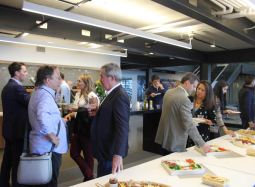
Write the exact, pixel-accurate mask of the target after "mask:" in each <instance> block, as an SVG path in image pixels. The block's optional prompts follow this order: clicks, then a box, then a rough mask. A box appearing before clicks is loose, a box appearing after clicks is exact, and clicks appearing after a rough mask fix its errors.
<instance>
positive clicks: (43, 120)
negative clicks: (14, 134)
mask: <svg viewBox="0 0 255 187" xmlns="http://www.w3.org/2000/svg"><path fill="white" fill-rule="evenodd" d="M60 80H61V79H60V75H59V71H58V70H57V67H56V66H48V65H45V66H42V67H40V68H39V69H38V70H37V75H36V83H35V85H36V86H39V88H38V89H37V90H36V91H35V93H34V94H33V95H32V97H31V99H30V102H29V106H28V116H29V121H30V124H31V127H32V131H31V132H30V136H29V138H30V152H31V153H37V154H40V155H42V154H44V153H46V152H50V150H51V146H52V143H53V144H55V149H54V150H53V152H52V171H53V174H52V180H51V181H50V182H49V183H48V184H47V185H46V186H50V187H51V186H52V187H53V186H54V187H57V179H58V174H59V168H60V166H61V161H62V154H64V153H66V152H67V150H68V143H67V132H66V125H65V123H64V122H63V120H62V118H61V115H60V112H59V109H58V106H57V104H56V102H55V91H56V90H57V89H58V87H59V84H60ZM59 122H60V130H59V135H58V137H56V134H57V130H58V124H59Z"/></svg>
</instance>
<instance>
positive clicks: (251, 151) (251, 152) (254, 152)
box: [247, 149, 255, 156]
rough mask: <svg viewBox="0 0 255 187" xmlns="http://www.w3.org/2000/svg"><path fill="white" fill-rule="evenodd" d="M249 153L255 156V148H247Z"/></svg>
mask: <svg viewBox="0 0 255 187" xmlns="http://www.w3.org/2000/svg"><path fill="white" fill-rule="evenodd" d="M247 155H250V156H255V149H247Z"/></svg>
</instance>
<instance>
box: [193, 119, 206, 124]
mask: <svg viewBox="0 0 255 187" xmlns="http://www.w3.org/2000/svg"><path fill="white" fill-rule="evenodd" d="M193 121H195V122H196V123H203V122H205V120H204V119H202V118H193Z"/></svg>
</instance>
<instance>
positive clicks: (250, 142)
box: [234, 136, 255, 145]
mask: <svg viewBox="0 0 255 187" xmlns="http://www.w3.org/2000/svg"><path fill="white" fill-rule="evenodd" d="M234 141H236V142H239V143H242V144H248V145H254V144H255V139H252V138H249V137H246V136H240V137H237V138H235V139H234Z"/></svg>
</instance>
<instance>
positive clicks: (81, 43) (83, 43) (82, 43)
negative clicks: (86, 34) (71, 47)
mask: <svg viewBox="0 0 255 187" xmlns="http://www.w3.org/2000/svg"><path fill="white" fill-rule="evenodd" d="M88 43H89V42H80V43H78V45H85V44H88Z"/></svg>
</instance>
